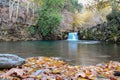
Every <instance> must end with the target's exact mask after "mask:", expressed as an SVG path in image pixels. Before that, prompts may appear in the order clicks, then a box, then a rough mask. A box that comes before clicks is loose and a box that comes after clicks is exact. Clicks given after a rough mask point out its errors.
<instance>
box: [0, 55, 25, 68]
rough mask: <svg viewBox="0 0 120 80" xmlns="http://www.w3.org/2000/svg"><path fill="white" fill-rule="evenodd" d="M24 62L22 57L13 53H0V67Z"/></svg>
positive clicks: (9, 66)
mask: <svg viewBox="0 0 120 80" xmlns="http://www.w3.org/2000/svg"><path fill="white" fill-rule="evenodd" d="M23 63H25V60H24V59H23V58H20V57H18V56H17V55H13V54H0V68H13V67H16V66H20V65H21V64H23Z"/></svg>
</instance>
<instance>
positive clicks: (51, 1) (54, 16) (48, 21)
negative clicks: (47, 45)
mask: <svg viewBox="0 0 120 80" xmlns="http://www.w3.org/2000/svg"><path fill="white" fill-rule="evenodd" d="M64 3H65V0H43V5H42V7H41V9H40V10H39V20H38V24H37V26H38V31H39V33H40V34H41V35H42V36H43V37H45V36H47V35H50V34H54V32H55V30H57V28H58V27H59V24H60V22H61V19H62V17H61V14H60V11H61V9H62V8H63V6H64Z"/></svg>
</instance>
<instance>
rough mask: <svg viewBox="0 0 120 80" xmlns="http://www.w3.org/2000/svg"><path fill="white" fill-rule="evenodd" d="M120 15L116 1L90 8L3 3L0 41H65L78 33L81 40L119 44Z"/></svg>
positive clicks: (72, 3)
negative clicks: (116, 42) (68, 35)
mask: <svg viewBox="0 0 120 80" xmlns="http://www.w3.org/2000/svg"><path fill="white" fill-rule="evenodd" d="M119 14H120V4H119V1H117V0H108V1H104V0H102V1H98V2H96V3H95V4H92V5H87V6H84V5H82V4H78V0H60V1H59V0H46V1H44V0H1V2H0V40H1V41H19V40H62V39H66V38H67V34H68V33H69V32H73V31H77V32H79V33H80V35H79V38H80V39H93V40H105V41H119V38H120V37H119V36H120V34H119V27H120V24H119V23H120V17H119ZM106 16H107V17H106ZM106 30H107V32H106ZM111 30H112V31H111ZM103 36H105V37H103Z"/></svg>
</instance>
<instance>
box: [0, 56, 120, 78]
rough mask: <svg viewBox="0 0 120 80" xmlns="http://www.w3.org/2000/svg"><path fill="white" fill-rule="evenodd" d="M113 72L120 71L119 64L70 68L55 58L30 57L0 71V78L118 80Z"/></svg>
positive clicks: (110, 63) (111, 62)
mask: <svg viewBox="0 0 120 80" xmlns="http://www.w3.org/2000/svg"><path fill="white" fill-rule="evenodd" d="M115 71H120V63H119V62H114V61H110V62H108V63H106V64H105V63H104V64H98V65H96V66H87V67H85V66H71V65H68V64H67V63H66V62H64V61H62V60H59V59H58V58H55V57H54V58H53V57H51V58H48V57H35V58H34V57H32V58H28V59H26V63H25V64H23V65H22V66H19V67H16V68H12V69H3V70H1V71H0V77H1V79H2V78H5V79H9V80H104V79H108V80H120V78H119V77H115V76H114V72H115ZM98 77H102V78H104V79H102V78H101V79H97V78H98Z"/></svg>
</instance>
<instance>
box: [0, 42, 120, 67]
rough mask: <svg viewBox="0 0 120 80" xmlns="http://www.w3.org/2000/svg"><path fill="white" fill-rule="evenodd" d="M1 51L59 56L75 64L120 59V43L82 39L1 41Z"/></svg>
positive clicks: (32, 55)
mask: <svg viewBox="0 0 120 80" xmlns="http://www.w3.org/2000/svg"><path fill="white" fill-rule="evenodd" d="M0 53H2V54H4V53H11V54H17V55H19V56H20V57H23V58H27V57H35V56H48V57H59V58H60V59H63V60H65V61H66V62H68V63H70V64H73V65H93V64H97V63H101V62H106V61H109V60H114V61H120V45H117V44H107V43H96V44H94V43H93V44H91V42H90V43H83V44H82V43H81V41H64V40H63V41H19V42H0Z"/></svg>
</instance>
